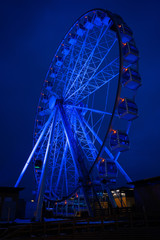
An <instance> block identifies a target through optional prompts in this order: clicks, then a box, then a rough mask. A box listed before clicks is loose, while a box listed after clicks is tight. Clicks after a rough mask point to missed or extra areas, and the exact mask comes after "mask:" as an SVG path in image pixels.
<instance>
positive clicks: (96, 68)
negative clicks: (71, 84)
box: [81, 38, 117, 83]
mask: <svg viewBox="0 0 160 240" xmlns="http://www.w3.org/2000/svg"><path fill="white" fill-rule="evenodd" d="M116 41H117V39H116V38H115V40H114V41H113V43H112V45H111V46H110V47H109V49H108V50H107V52H106V54H105V55H104V56H103V57H101V58H100V63H99V64H98V66H97V67H95V69H94V71H93V74H92V75H91V77H90V78H89V80H88V81H90V80H91V79H93V78H94V75H95V73H96V72H97V70H98V69H99V68H100V66H101V65H102V63H103V61H104V59H105V58H106V57H107V55H108V54H109V52H110V51H111V49H112V48H113V46H114V45H115V43H116ZM87 70H88V68H86V69H85V72H84V74H83V77H82V80H81V82H82V83H83V80H84V77H85V74H86V72H87Z"/></svg>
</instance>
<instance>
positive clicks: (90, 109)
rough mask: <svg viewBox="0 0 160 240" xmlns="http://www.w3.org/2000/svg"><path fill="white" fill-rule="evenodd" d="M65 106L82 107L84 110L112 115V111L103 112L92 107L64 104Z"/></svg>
mask: <svg viewBox="0 0 160 240" xmlns="http://www.w3.org/2000/svg"><path fill="white" fill-rule="evenodd" d="M65 106H66V107H69V108H75V109H82V110H85V111H91V112H95V113H99V114H105V115H109V116H111V115H112V113H110V112H105V111H101V110H97V109H93V108H88V107H81V106H76V105H69V104H66V105H65ZM115 116H118V115H115Z"/></svg>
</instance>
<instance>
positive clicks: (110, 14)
mask: <svg viewBox="0 0 160 240" xmlns="http://www.w3.org/2000/svg"><path fill="white" fill-rule="evenodd" d="M98 10H100V11H103V12H106V13H107V15H108V16H109V17H110V18H111V20H112V21H113V22H114V23H116V20H115V18H114V16H113V14H112V13H111V12H109V11H107V10H104V9H99V8H96V9H93V10H90V11H88V12H86V13H85V14H83V15H82V16H81V17H79V18H78V19H77V20H76V22H77V21H79V19H81V18H82V17H83V16H85V15H87V14H88V13H90V12H92V11H98ZM76 22H75V23H74V24H73V25H72V27H71V28H70V29H72V28H73V27H74V26H75V24H76ZM115 25H116V28H117V37H118V44H119V56H120V57H119V80H118V86H117V93H116V99H115V104H114V108H113V111H112V116H111V120H110V124H109V126H108V130H107V132H106V137H107V136H108V134H109V131H110V130H111V126H112V120H113V117H114V116H115V111H116V107H117V105H118V99H119V97H120V92H121V75H122V68H123V59H122V46H121V36H120V33H119V31H118V27H117V24H115ZM66 35H67V34H66ZM66 35H65V37H64V39H65V38H66ZM64 39H63V40H62V42H61V43H63V42H64ZM60 46H61V44H60V45H59V47H58V49H57V51H56V54H57V52H58V50H59V48H60ZM51 65H52V63H51ZM51 65H50V66H51ZM47 75H48V73H47ZM105 140H106V139H104V141H103V144H102V145H104V144H105ZM102 149H103V147H102ZM99 155H100V153H99V154H98V156H99ZM98 156H97V158H96V161H97V159H98ZM96 161H95V162H96ZM89 172H90V173H91V171H89Z"/></svg>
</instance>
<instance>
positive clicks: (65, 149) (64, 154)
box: [55, 140, 68, 192]
mask: <svg viewBox="0 0 160 240" xmlns="http://www.w3.org/2000/svg"><path fill="white" fill-rule="evenodd" d="M67 150H68V143H67V140H66V143H65V147H64V152H63V157H62V160H61V165H60V170H59V175H58V179H57V183H56V186H55V192H57V188H58V185H59V181H60V178H61V174H62V170H63V165H64V161H65V158H66V153H67Z"/></svg>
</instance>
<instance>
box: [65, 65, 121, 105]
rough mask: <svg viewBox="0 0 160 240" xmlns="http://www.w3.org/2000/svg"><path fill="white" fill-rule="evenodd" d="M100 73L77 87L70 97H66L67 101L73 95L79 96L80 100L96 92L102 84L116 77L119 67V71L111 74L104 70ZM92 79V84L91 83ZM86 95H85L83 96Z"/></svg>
mask: <svg viewBox="0 0 160 240" xmlns="http://www.w3.org/2000/svg"><path fill="white" fill-rule="evenodd" d="M100 74H101V78H98V75H100ZM98 75H96V76H94V77H93V78H92V79H91V78H90V79H88V80H86V82H85V83H84V84H83V85H81V86H80V87H79V88H78V89H76V90H75V91H74V92H73V93H72V94H71V95H70V96H69V97H68V98H66V99H65V102H67V101H68V100H69V99H72V98H73V96H75V95H76V96H79V98H78V99H79V101H78V102H80V101H82V100H84V99H85V98H87V97H88V96H90V95H91V94H93V93H94V92H96V91H97V90H98V89H100V88H101V87H102V86H104V85H105V84H106V83H109V82H110V81H111V80H113V79H114V78H115V77H117V76H118V75H119V70H118V69H117V72H116V73H114V74H113V75H111V76H109V75H106V74H104V72H101V71H100V72H99V73H98ZM91 81H92V84H91V83H90V82H91ZM83 96H84V97H83Z"/></svg>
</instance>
